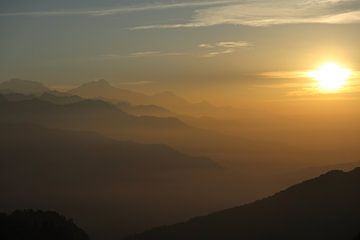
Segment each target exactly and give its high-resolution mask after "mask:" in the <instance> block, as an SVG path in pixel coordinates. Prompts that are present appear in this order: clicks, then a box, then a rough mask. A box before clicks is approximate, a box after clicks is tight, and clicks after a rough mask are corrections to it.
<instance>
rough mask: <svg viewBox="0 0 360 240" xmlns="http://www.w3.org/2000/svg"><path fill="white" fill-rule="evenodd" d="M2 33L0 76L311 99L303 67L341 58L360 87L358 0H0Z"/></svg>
mask: <svg viewBox="0 0 360 240" xmlns="http://www.w3.org/2000/svg"><path fill="white" fill-rule="evenodd" d="M0 36H1V38H0V47H1V51H0V80H7V79H10V78H21V79H29V80H35V81H41V82H43V83H45V84H47V85H49V86H55V87H58V88H69V87H72V86H76V85H78V84H81V83H84V82H88V81H93V80H97V79H106V80H108V81H109V82H111V83H112V84H114V85H116V86H119V87H123V88H129V89H136V90H139V91H144V92H156V91H162V90H172V91H175V92H177V93H180V94H182V95H185V96H188V97H189V98H192V99H197V98H203V97H204V96H205V98H210V100H211V99H214V100H220V99H223V100H224V101H225V102H226V101H230V100H234V99H242V98H254V97H261V98H274V97H275V98H276V97H284V98H286V97H297V98H298V97H301V98H306V97H308V96H312V95H314V91H313V87H312V85H313V84H314V83H313V81H312V80H311V79H308V78H306V77H304V74H301V73H303V72H305V71H308V70H310V69H314V68H316V67H317V66H319V65H320V64H322V63H324V62H329V61H333V62H336V63H338V64H340V65H342V66H344V67H347V68H351V69H352V70H353V72H354V74H353V76H352V79H351V84H350V85H351V87H348V88H346V89H345V90H344V91H346V95H347V96H349V95H350V96H351V97H354V96H357V95H358V91H359V90H358V89H359V87H358V86H357V85H358V70H359V69H360V51H358V49H359V45H360V44H359V39H360V1H358V0H273V1H270V0H233V1H231V0H203V1H200V0H199V1H176V0H157V1H152V0H147V1H143V0H125V1H122V0H101V1H99V0H62V1H58V0H32V1H28V0H0ZM350 85H349V86H350ZM208 100H209V99H208Z"/></svg>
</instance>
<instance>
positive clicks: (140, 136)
mask: <svg viewBox="0 0 360 240" xmlns="http://www.w3.org/2000/svg"><path fill="white" fill-rule="evenodd" d="M0 114H1V119H0V122H3V123H32V124H38V125H43V126H46V127H50V128H62V129H71V130H85V131H96V132H99V133H102V134H105V135H107V136H110V137H113V138H116V139H119V140H132V141H138V142H143V143H164V144H169V145H171V146H172V147H175V148H177V149H182V150H184V151H188V152H191V153H194V154H201V155H203V154H209V153H212V152H218V153H222V154H223V153H231V152H236V153H238V154H242V155H245V154H253V153H256V152H257V150H256V149H262V151H263V152H264V151H273V152H279V150H280V149H281V146H277V145H269V144H268V143H267V142H265V143H264V142H261V141H251V140H249V139H245V138H241V137H232V136H227V135H223V134H219V133H217V132H214V131H209V130H206V129H201V128H196V127H192V126H190V125H188V124H187V123H185V122H183V121H181V120H179V119H177V118H175V117H157V116H136V115H131V114H129V113H126V112H124V111H122V110H121V109H120V108H119V107H118V106H116V105H115V104H112V103H109V102H106V101H104V100H98V99H82V98H81V97H78V96H74V95H60V96H59V95H55V94H51V93H44V94H42V95H40V96H36V97H33V96H28V95H21V94H14V93H12V94H3V95H0ZM269 156H270V155H269Z"/></svg>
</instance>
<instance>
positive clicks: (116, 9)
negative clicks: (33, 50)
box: [0, 0, 234, 17]
mask: <svg viewBox="0 0 360 240" xmlns="http://www.w3.org/2000/svg"><path fill="white" fill-rule="evenodd" d="M232 2H234V1H230V0H223V1H221V0H220V1H205V2H204V1H201V2H185V3H169V4H164V3H161V4H160V3H157V4H151V5H143V6H129V7H114V8H109V9H98V10H72V9H69V10H56V11H33V12H8V13H4V12H3V13H0V17H16V16H23V17H51V16H68V15H89V16H108V15H116V14H122V13H131V12H142V11H151V10H166V9H173V8H189V7H190V8H191V7H206V6H214V5H223V4H228V3H232Z"/></svg>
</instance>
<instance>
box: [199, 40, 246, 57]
mask: <svg viewBox="0 0 360 240" xmlns="http://www.w3.org/2000/svg"><path fill="white" fill-rule="evenodd" d="M250 46H253V44H251V43H248V42H245V41H236V42H235V41H228V42H217V43H201V44H199V48H203V49H209V50H210V49H211V50H212V51H210V52H207V53H206V54H204V55H203V56H202V57H205V58H211V57H216V56H219V55H224V54H231V53H234V52H235V50H236V49H238V48H245V47H250Z"/></svg>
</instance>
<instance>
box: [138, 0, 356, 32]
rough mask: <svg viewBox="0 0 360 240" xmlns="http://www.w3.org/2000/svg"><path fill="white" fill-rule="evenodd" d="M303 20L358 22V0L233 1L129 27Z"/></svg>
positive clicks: (275, 23) (254, 23)
mask: <svg viewBox="0 0 360 240" xmlns="http://www.w3.org/2000/svg"><path fill="white" fill-rule="evenodd" d="M306 23H323V24H349V23H360V4H359V3H358V0H317V1H316V0H311V1H310V0H286V1H285V0H274V1H264V0H255V1H237V3H234V4H227V5H224V6H216V7H208V8H204V9H199V10H197V11H195V13H194V15H193V18H192V19H191V20H190V21H189V22H184V23H177V24H160V25H145V26H136V27H133V28H132V29H133V30H144V29H166V28H198V27H207V26H215V25H222V24H231V25H246V26H254V27H266V26H270V25H279V24H306Z"/></svg>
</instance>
